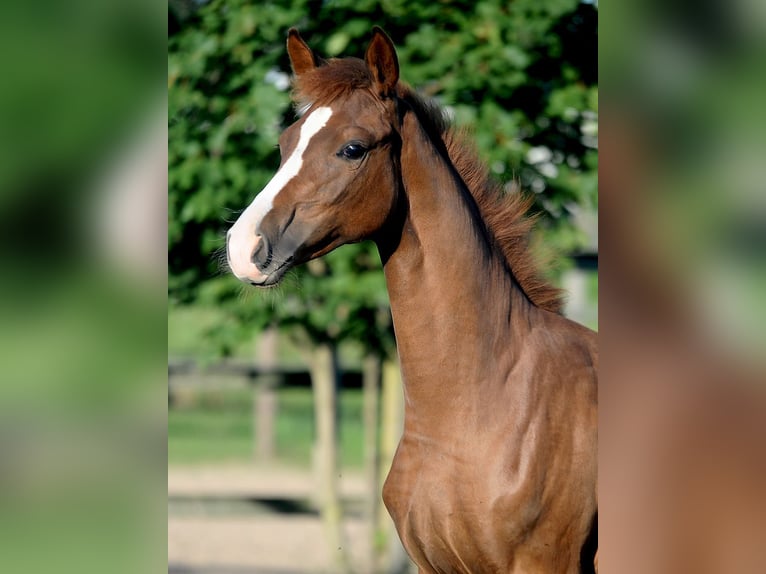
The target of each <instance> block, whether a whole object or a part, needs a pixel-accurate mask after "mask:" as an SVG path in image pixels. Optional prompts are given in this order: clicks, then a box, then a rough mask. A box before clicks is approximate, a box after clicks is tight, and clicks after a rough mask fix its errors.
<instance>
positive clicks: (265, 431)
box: [253, 327, 279, 463]
mask: <svg viewBox="0 0 766 574" xmlns="http://www.w3.org/2000/svg"><path fill="white" fill-rule="evenodd" d="M278 335H279V332H278V331H277V330H276V328H274V327H270V328H268V329H266V330H265V331H264V332H263V333H262V334H261V336H260V338H259V339H258V350H257V358H258V366H259V368H260V369H261V373H262V374H261V375H260V376H259V377H258V378H257V379H256V380H255V390H254V391H255V392H254V398H255V401H254V405H253V408H254V412H253V415H254V418H255V424H254V425H253V431H254V432H255V437H254V439H255V440H254V444H255V459H256V460H257V461H259V462H262V463H269V462H272V461H273V460H274V455H275V454H276V438H275V424H276V419H277V408H278V404H277V387H278V386H279V375H278V374H277V372H276V368H277V343H278V340H279V339H278Z"/></svg>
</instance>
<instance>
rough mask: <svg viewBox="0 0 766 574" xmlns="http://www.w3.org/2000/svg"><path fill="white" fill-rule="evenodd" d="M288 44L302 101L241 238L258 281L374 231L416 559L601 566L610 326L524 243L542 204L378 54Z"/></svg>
mask: <svg viewBox="0 0 766 574" xmlns="http://www.w3.org/2000/svg"><path fill="white" fill-rule="evenodd" d="M287 49H288V53H289V56H290V60H291V64H292V67H293V71H294V72H295V92H294V93H295V100H296V104H297V105H298V106H300V108H301V109H303V110H304V113H303V115H302V117H301V118H300V119H299V120H298V121H297V122H296V123H295V124H293V125H292V126H290V127H289V128H287V129H286V130H285V131H284V133H283V134H282V135H281V137H280V139H279V146H280V149H281V153H282V158H283V159H282V164H281V166H280V168H279V171H277V173H276V175H274V177H273V179H272V180H271V181H270V182H269V184H268V185H267V186H266V187H265V188H264V189H263V191H261V192H260V193H259V194H258V195H257V197H256V198H255V199H254V200H253V202H252V204H250V206H249V207H247V209H245V211H244V212H243V213H242V214H241V216H240V217H239V219H238V220H237V222H236V223H235V224H234V226H233V227H232V228H231V230H230V231H229V233H228V237H227V253H228V259H229V265H230V267H231V269H232V271H233V272H234V274H235V275H236V276H237V277H238V278H239V279H241V280H242V281H245V282H247V283H250V284H253V285H259V286H268V285H273V284H275V283H277V282H278V281H279V280H280V278H281V277H282V276H283V275H284V273H285V271H286V270H287V269H289V268H290V267H292V266H294V265H297V264H299V263H302V262H305V261H308V260H310V259H312V258H314V257H319V256H321V255H323V254H325V253H327V252H329V251H331V250H332V249H335V248H336V247H338V246H340V245H342V244H345V243H350V242H355V241H362V240H365V239H370V240H373V241H374V242H375V243H376V244H377V247H378V249H379V252H380V256H381V260H382V262H383V269H384V272H385V277H386V283H387V286H388V292H389V296H390V301H391V310H392V314H393V320H394V330H395V333H396V341H397V348H398V352H399V359H400V363H401V371H402V378H403V382H404V395H405V415H404V433H403V436H402V438H401V442H400V444H399V447H398V449H397V451H396V455H395V457H394V460H393V464H392V467H391V471H390V473H389V475H388V478H387V480H386V482H385V485H384V487H383V499H384V502H385V505H386V507H387V509H388V511H389V513H390V514H391V516H392V518H393V520H394V523H395V525H396V528H397V531H398V533H399V536H400V538H401V540H402V543H403V544H404V547H405V548H406V550H407V552H408V553H409V555H410V557H411V558H412V560H413V561H414V562H415V563H416V564H417V566H418V567H419V571H420V572H466V573H468V572H471V573H480V572H514V573H521V572H524V573H533V572H535V573H536V572H540V573H543V572H544V573H574V572H580V571H589V570H591V571H592V570H593V568H594V564H593V558H594V556H595V552H596V551H595V545H596V543H595V536H594V533H595V529H596V450H597V445H596V423H597V415H596V409H597V390H596V388H597V387H596V356H597V352H596V335H595V333H594V332H593V331H590V330H588V329H586V328H584V327H582V326H580V325H578V324H576V323H573V322H571V321H569V320H567V319H566V318H564V317H562V316H561V315H560V314H559V306H560V301H559V293H558V291H557V290H555V289H553V288H551V287H550V286H548V285H546V284H545V283H544V282H543V281H542V280H540V279H539V277H538V276H537V272H536V269H535V266H534V265H533V262H532V258H531V256H530V254H529V251H528V249H527V247H526V245H527V244H526V237H527V235H528V232H529V228H530V225H531V223H530V219H528V218H527V217H526V216H525V213H526V211H527V208H528V207H529V202H528V201H527V200H526V199H524V198H522V197H520V196H519V195H517V194H514V195H510V196H505V195H503V194H502V192H501V190H500V188H498V187H497V185H495V184H492V183H491V182H490V181H489V179H488V176H487V171H486V169H484V168H483V167H482V165H481V163H480V162H479V161H478V160H477V159H476V157H475V155H474V154H473V152H472V151H471V150H470V147H469V146H467V145H466V144H465V142H463V141H462V140H461V138H460V136H458V135H456V134H455V133H454V131H453V130H451V129H450V127H449V126H448V125H447V122H446V121H445V119H444V118H443V114H442V113H441V111H440V110H439V109H438V108H437V107H436V106H434V105H432V104H430V103H427V102H426V101H425V100H423V99H421V98H420V97H418V96H417V95H416V94H415V93H413V91H412V90H411V89H410V88H408V87H407V86H406V85H404V84H403V83H401V82H399V64H398V60H397V56H396V51H395V49H394V45H393V43H392V42H391V40H390V39H389V38H388V36H386V34H385V33H384V32H383V31H382V30H380V29H379V28H375V29H374V30H373V38H372V41H371V43H370V45H369V47H368V48H367V52H366V55H365V59H364V60H360V59H356V58H343V59H331V60H328V61H325V60H323V59H321V58H319V57H317V56H316V55H315V54H314V53H313V52H312V50H311V49H310V48H309V47H308V45H307V44H306V43H305V42H304V41H303V40H302V38H301V37H300V35H299V34H298V32H297V31H296V30H294V29H292V30H290V32H289V35H288V40H287Z"/></svg>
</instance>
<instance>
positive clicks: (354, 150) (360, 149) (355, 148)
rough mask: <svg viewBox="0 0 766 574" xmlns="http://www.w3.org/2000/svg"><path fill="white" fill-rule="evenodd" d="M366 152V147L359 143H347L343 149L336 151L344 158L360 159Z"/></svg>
mask: <svg viewBox="0 0 766 574" xmlns="http://www.w3.org/2000/svg"><path fill="white" fill-rule="evenodd" d="M366 153H367V148H366V147H364V146H363V145H361V144H356V143H352V144H348V145H346V146H343V149H341V150H340V152H338V155H339V156H343V157H345V158H346V159H362V158H363V157H364V154H366Z"/></svg>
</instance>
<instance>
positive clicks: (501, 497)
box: [383, 436, 534, 573]
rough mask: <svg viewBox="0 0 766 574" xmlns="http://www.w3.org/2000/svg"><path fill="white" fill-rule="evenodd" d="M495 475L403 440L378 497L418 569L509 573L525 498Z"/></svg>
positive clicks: (522, 523)
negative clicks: (383, 502)
mask: <svg viewBox="0 0 766 574" xmlns="http://www.w3.org/2000/svg"><path fill="white" fill-rule="evenodd" d="M493 476H494V475H493V473H492V470H491V469H489V468H487V467H486V466H482V465H481V464H476V461H475V460H471V459H470V458H468V459H463V458H460V457H456V456H454V453H448V452H446V451H443V450H441V449H438V448H435V447H434V446H433V445H431V446H425V447H424V446H423V445H422V444H418V443H417V442H416V441H411V440H408V439H407V437H406V436H405V437H404V438H403V440H402V443H401V445H400V448H399V450H398V451H397V455H396V457H395V459H394V464H393V466H392V469H391V473H390V474H389V477H388V479H387V481H386V485H385V487H384V492H383V497H384V500H385V503H386V506H387V507H388V509H389V512H390V513H391V515H392V517H393V519H394V522H395V524H396V528H397V530H398V532H399V535H400V537H401V539H402V542H403V543H404V545H405V548H407V550H408V552H409V553H410V556H412V558H413V560H414V561H415V562H416V563H417V564H418V565H419V566H420V567H421V569H422V570H423V571H425V572H474V573H475V572H507V571H508V565H509V563H510V562H511V561H512V558H511V554H512V541H513V540H514V539H518V538H521V537H522V533H523V531H524V530H525V528H526V526H527V525H528V523H529V518H528V516H529V515H530V512H528V510H529V509H525V507H526V506H529V504H528V501H529V498H528V497H526V496H520V493H518V492H516V493H514V492H509V491H507V490H505V489H503V488H502V487H499V485H498V484H497V483H496V481H495V480H494V479H493ZM520 500H526V502H524V503H520ZM514 505H518V506H516V507H515V508H514V509H513V511H511V507H512V506H514ZM533 513H534V512H532V514H533Z"/></svg>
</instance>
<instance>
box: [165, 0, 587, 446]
mask: <svg viewBox="0 0 766 574" xmlns="http://www.w3.org/2000/svg"><path fill="white" fill-rule="evenodd" d="M169 6H170V18H169V19H170V26H169V28H170V37H169V60H168V88H169V104H168V106H169V118H170V120H169V121H170V126H169V141H168V154H169V173H168V178H169V179H168V193H169V197H168V212H169V213H168V218H169V221H168V265H169V279H168V286H169V298H170V303H171V305H184V304H201V305H211V306H212V305H214V306H216V308H217V309H219V310H221V311H222V313H223V319H222V320H221V321H220V322H219V323H218V324H217V325H216V326H215V327H214V328H213V329H212V330H211V331H210V333H209V335H210V343H211V346H213V345H215V346H216V348H217V351H218V352H219V353H222V354H226V353H229V352H231V350H232V349H233V347H234V346H235V345H236V344H237V343H238V342H239V341H241V340H243V339H245V338H249V337H250V336H251V335H252V332H253V331H254V330H258V329H261V328H264V327H266V326H268V325H275V324H278V325H279V326H280V328H282V329H287V330H289V332H290V333H292V334H293V336H296V337H299V338H301V339H303V340H304V341H305V342H307V343H309V348H312V349H318V351H317V353H319V354H318V355H317V356H315V357H314V358H313V359H312V361H313V363H312V364H313V365H314V368H318V367H316V364H317V362H319V363H321V364H334V363H335V362H334V361H327V360H326V356H325V355H326V353H327V352H330V353H332V352H333V351H332V350H331V351H327V348H328V346H329V348H330V349H332V348H335V347H337V345H338V344H339V343H340V342H342V341H344V340H347V339H353V340H355V341H360V342H361V343H362V344H363V345H364V346H365V348H366V349H368V351H369V352H370V353H373V354H377V355H378V356H388V357H393V356H394V354H395V353H394V350H395V343H394V340H393V333H392V327H391V319H390V312H389V310H388V297H387V293H386V288H385V281H384V278H383V275H382V273H381V272H380V261H379V258H378V255H377V253H376V252H375V248H374V246H373V245H371V244H359V245H349V246H344V247H343V248H341V249H339V250H337V251H335V252H333V253H331V254H329V255H327V256H326V257H324V258H323V259H322V260H318V261H314V262H311V263H310V264H308V265H304V266H301V267H299V268H297V269H295V270H294V271H293V272H291V274H290V275H289V276H288V277H287V278H286V280H285V281H284V283H283V286H281V287H279V288H278V289H276V290H272V291H270V292H267V293H265V294H264V293H262V292H261V293H257V294H253V295H251V296H247V297H244V296H243V295H242V294H243V292H245V291H244V289H245V288H244V287H243V286H241V285H240V283H239V282H238V281H237V280H236V279H234V278H233V277H232V276H230V274H228V273H226V272H225V269H223V268H222V267H223V266H222V264H221V259H222V257H223V255H222V250H223V247H224V238H225V232H226V230H227V228H228V227H229V226H230V224H231V222H233V220H234V219H236V214H237V213H238V212H239V211H241V210H242V209H244V207H246V206H247V205H248V204H249V203H250V201H252V199H253V197H254V195H255V194H256V193H257V192H258V191H259V190H260V189H262V188H263V187H264V186H265V184H266V183H267V182H268V180H269V179H270V178H271V176H272V175H273V174H274V172H275V171H276V169H277V167H278V165H279V154H278V150H277V147H276V143H277V140H278V136H279V134H280V132H281V131H282V130H283V129H284V128H285V127H286V126H287V125H289V124H290V123H292V122H293V121H294V120H295V116H294V113H293V111H292V107H291V104H290V99H289V76H288V73H289V71H290V67H289V61H288V59H287V53H286V49H285V39H286V33H287V29H288V28H289V27H290V26H297V27H298V28H299V29H300V30H301V33H302V34H303V36H304V38H306V39H307V41H308V42H309V44H310V45H311V46H312V47H313V48H314V49H315V50H316V51H317V52H318V53H319V54H321V55H323V56H327V57H334V56H341V55H354V56H357V57H361V56H362V55H363V54H364V50H365V48H366V45H367V42H368V41H369V36H370V30H371V28H372V26H373V25H374V24H378V25H380V26H382V27H383V28H384V29H385V30H386V31H387V32H388V33H389V34H390V35H391V37H392V38H393V40H394V42H395V43H396V44H397V48H398V51H399V57H400V64H401V69H402V77H403V79H405V80H406V81H407V82H409V83H410V84H412V85H413V86H416V87H418V88H419V89H421V90H422V91H423V92H424V93H425V94H427V95H429V96H431V97H434V98H436V99H437V100H438V101H439V102H440V103H442V104H443V105H444V106H445V108H446V110H447V111H448V113H450V114H451V115H452V116H453V117H454V120H455V123H456V124H459V125H468V126H471V127H472V130H473V133H474V135H475V140H476V145H477V147H478V150H479V154H480V156H481V157H482V158H484V160H485V161H486V162H487V165H488V166H489V168H490V169H491V171H492V172H493V174H494V175H495V176H496V177H497V178H498V179H499V180H500V181H502V182H504V184H505V187H506V189H507V190H508V191H513V190H515V189H516V188H517V187H518V186H521V187H522V188H525V189H527V190H530V191H532V192H534V193H535V197H536V205H537V208H538V209H539V210H540V211H541V213H542V215H543V217H542V220H541V222H542V225H541V233H542V235H543V237H544V243H545V244H547V245H550V246H553V248H554V250H555V251H557V252H564V253H566V252H572V251H575V250H577V249H578V248H579V247H581V246H582V244H583V242H584V237H583V234H582V233H581V232H580V231H578V229H577V228H576V226H575V225H574V223H573V221H572V214H573V213H574V212H575V211H576V210H577V209H583V208H585V209H589V210H595V209H596V202H597V152H596V145H597V135H598V123H597V105H598V98H597V67H596V63H597V59H596V46H597V42H596V34H597V27H596V20H597V8H596V6H595V5H594V3H592V2H581V1H579V0H515V1H514V2H510V3H509V2H505V1H502V0H479V1H475V0H470V1H468V0H441V1H438V2H433V1H432V0H406V1H405V0H383V1H382V2H381V1H377V0H375V1H373V0H353V1H352V0H323V1H318V0H295V1H290V2H281V1H280V2H257V3H252V2H249V1H247V0H212V1H210V2H206V3H202V2H188V1H185V0H173V1H172V2H171V3H170V5H169ZM247 293H248V294H249V293H250V291H247ZM370 370H371V371H374V369H370ZM335 378H336V377H335V376H330V375H328V376H326V377H320V379H321V380H327V381H333V380H335ZM370 388H375V387H374V385H371V386H370ZM328 400H329V402H330V403H332V397H330V398H329V399H328ZM328 432H329V433H330V434H332V433H333V432H335V431H334V430H332V429H331V430H330V431H328Z"/></svg>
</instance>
